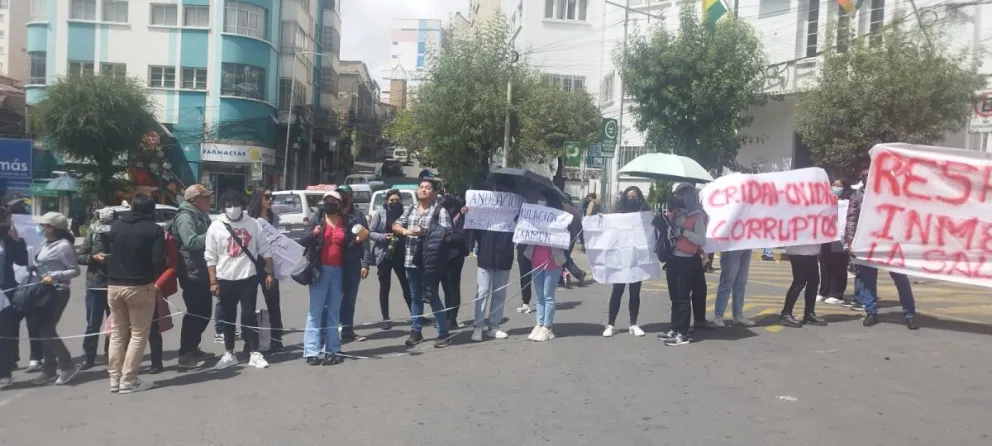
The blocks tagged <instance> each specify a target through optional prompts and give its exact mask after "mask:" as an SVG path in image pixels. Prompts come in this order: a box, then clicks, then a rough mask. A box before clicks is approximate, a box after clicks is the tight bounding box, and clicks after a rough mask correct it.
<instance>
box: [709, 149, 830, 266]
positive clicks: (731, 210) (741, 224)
mask: <svg viewBox="0 0 992 446" xmlns="http://www.w3.org/2000/svg"><path fill="white" fill-rule="evenodd" d="M700 199H701V200H702V203H703V209H705V210H706V213H707V215H709V218H710V221H709V225H708V227H707V228H706V247H705V249H706V252H720V251H735V250H740V249H762V248H775V247H785V246H794V245H809V244H819V243H828V242H832V241H836V240H839V239H840V237H841V235H842V234H840V231H839V226H838V221H837V220H838V218H837V217H838V215H837V197H835V196H834V194H833V192H831V191H830V181H829V179H828V178H827V173H826V172H825V171H824V170H823V169H820V168H818V167H809V168H805V169H796V170H787V171H785V172H772V173H761V174H753V175H752V174H740V173H735V174H730V175H725V176H722V177H720V178H717V179H716V180H714V181H713V182H712V183H709V184H707V185H706V187H704V188H703V190H702V192H701V193H700Z"/></svg>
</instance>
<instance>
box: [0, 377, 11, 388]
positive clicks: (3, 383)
mask: <svg viewBox="0 0 992 446" xmlns="http://www.w3.org/2000/svg"><path fill="white" fill-rule="evenodd" d="M13 384H14V382H13V381H11V379H10V378H0V390H3V389H6V388H8V387H10V386H12V385H13Z"/></svg>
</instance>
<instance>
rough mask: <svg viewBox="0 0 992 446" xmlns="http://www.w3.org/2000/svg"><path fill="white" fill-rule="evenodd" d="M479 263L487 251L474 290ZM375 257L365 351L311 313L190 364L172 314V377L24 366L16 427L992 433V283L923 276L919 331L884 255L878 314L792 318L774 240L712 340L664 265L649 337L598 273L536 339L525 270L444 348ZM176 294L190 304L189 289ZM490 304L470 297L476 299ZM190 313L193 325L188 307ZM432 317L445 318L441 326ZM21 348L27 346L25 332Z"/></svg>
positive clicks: (291, 287) (652, 291) (83, 433)
mask: <svg viewBox="0 0 992 446" xmlns="http://www.w3.org/2000/svg"><path fill="white" fill-rule="evenodd" d="M576 254H577V257H576V260H577V261H578V262H579V264H580V265H582V266H587V265H588V264H587V263H586V259H585V257H584V256H583V255H581V254H579V253H578V250H577V251H576ZM475 272H476V269H475V259H474V258H472V257H470V258H469V259H468V261H467V262H466V265H465V270H464V284H463V287H462V289H463V293H464V295H465V297H464V300H465V301H466V302H467V301H470V300H471V299H472V295H473V294H474V293H473V291H472V290H473V287H474V285H475ZM374 277H375V275H374V272H373V274H372V275H370V280H366V281H365V282H364V283H363V285H362V288H361V291H360V296H359V305H358V311H357V316H356V320H358V321H360V322H361V323H364V324H368V325H366V326H363V327H361V328H359V329H358V330H357V331H358V333H360V334H361V335H364V336H367V340H365V341H363V342H356V343H351V344H346V345H345V347H344V350H345V353H346V354H348V355H350V356H351V357H353V358H355V359H352V360H349V361H346V362H345V363H344V364H342V365H339V366H334V367H311V366H307V365H306V364H305V363H304V362H303V361H302V360H301V359H300V356H301V351H300V350H299V347H298V344H299V342H300V341H301V339H302V335H301V334H300V333H294V334H291V335H289V336H288V337H287V343H288V344H292V345H293V348H292V350H291V351H289V352H286V353H282V354H278V355H274V356H270V357H269V361H270V362H271V364H272V365H271V366H270V368H268V369H265V370H257V369H249V368H247V367H244V364H243V363H242V364H241V366H239V367H234V368H231V369H227V370H225V371H222V372H214V371H212V370H209V369H207V370H203V371H197V372H189V373H178V372H176V370H175V368H174V365H175V349H176V348H177V347H178V329H173V330H172V331H170V332H168V333H166V335H165V345H166V355H167V370H166V372H165V373H163V374H161V375H158V376H153V377H146V378H149V379H151V380H155V381H156V383H157V386H158V387H157V388H155V389H152V390H150V391H148V392H143V393H140V394H134V395H112V394H110V393H109V392H108V391H107V377H106V372H105V368H104V366H103V365H102V364H101V363H98V365H97V367H95V368H94V369H92V370H90V371H86V372H82V373H81V374H80V376H79V377H78V378H77V380H76V381H75V382H74V383H73V384H72V385H71V386H66V387H56V386H49V387H43V388H31V387H29V386H27V385H26V384H25V383H24V382H25V381H26V380H29V379H30V378H31V377H32V375H30V374H26V373H24V372H23V371H18V372H15V374H14V379H15V381H16V384H15V387H14V388H13V389H11V390H8V391H4V392H0V432H2V433H3V434H2V435H0V444H5V445H7V444H9V445H15V444H16V445H28V444H54V443H62V442H67V441H68V442H72V443H74V444H79V445H118V444H120V445H125V444H127V445H132V444H153V445H167V444H184V445H194V444H218V445H234V444H282V445H286V444H305V443H313V442H328V443H337V444H341V443H344V444H362V445H364V444H457V443H464V444H473V443H474V442H485V443H487V444H489V443H492V444H606V443H615V444H625V443H634V442H636V443H637V444H678V443H689V442H692V443H705V444H727V445H751V444H771V445H792V444H804V445H835V444H848V443H852V444H859V445H891V444H931V443H941V444H961V445H983V444H989V442H990V441H992V440H990V435H992V428H990V427H989V425H988V424H987V420H988V401H989V400H990V399H992V389H990V387H989V386H988V385H987V383H988V382H989V379H990V378H992V362H990V360H989V358H990V357H992V344H990V343H989V342H988V341H989V339H990V338H989V336H990V335H992V325H990V324H992V302H989V300H988V296H987V291H985V290H980V289H973V288H966V287H960V286H952V285H948V284H943V283H933V284H925V285H915V291H916V293H917V299H918V303H919V307H920V312H921V313H922V314H923V316H921V317H920V322H921V324H922V325H923V328H922V329H921V330H919V331H915V332H913V331H909V330H907V329H906V328H905V326H903V325H901V320H900V319H901V318H900V316H899V314H898V313H899V309H898V305H897V303H896V300H895V291H894V288H893V287H892V286H891V281H889V280H887V277H886V276H884V275H882V277H881V278H880V293H881V295H882V299H883V307H884V308H883V312H885V315H884V316H883V317H882V319H883V321H884V322H885V323H882V324H880V325H878V326H876V327H873V328H871V329H868V328H864V327H862V326H861V323H860V320H859V315H858V314H856V313H854V312H852V311H850V310H848V309H846V308H842V307H839V306H836V307H828V306H826V305H821V306H820V307H819V308H818V310H819V312H820V314H821V315H824V316H826V317H827V318H828V319H829V320H830V321H831V325H830V326H828V327H825V328H820V327H809V328H803V329H790V328H784V329H783V328H781V327H779V326H776V325H774V323H775V319H776V314H777V312H778V311H779V310H780V306H781V303H782V296H783V295H784V293H785V289H786V287H787V286H788V282H789V281H790V280H791V274H790V270H789V264H788V262H761V261H758V260H757V259H756V260H755V261H754V262H753V263H752V270H751V280H750V285H749V289H748V303H747V305H746V306H745V310H746V312H747V313H748V314H749V315H751V316H753V317H755V318H756V319H757V320H758V322H759V324H758V326H757V327H754V328H751V329H745V328H739V327H732V328H725V329H720V330H707V331H703V332H699V333H697V336H696V338H695V340H696V342H694V343H692V344H690V345H688V346H685V347H681V348H672V347H665V346H664V345H663V344H662V343H661V342H659V341H658V340H657V339H656V338H655V334H656V333H658V332H660V331H663V330H664V329H665V328H666V327H667V322H668V319H669V317H668V316H669V308H670V306H669V300H668V296H667V291H666V288H665V285H664V280H655V281H651V282H650V283H646V284H645V289H644V292H643V295H642V306H641V312H640V315H641V316H640V323H641V326H642V327H643V328H644V329H645V331H647V332H648V335H647V336H646V337H644V338H634V337H632V336H631V335H629V334H627V332H626V327H627V320H628V317H627V309H626V299H625V301H624V306H623V308H622V309H621V312H620V317H619V318H618V321H617V328H618V330H619V331H620V333H619V334H617V335H616V336H615V337H614V338H610V339H608V338H603V337H602V336H601V333H602V331H603V323H604V321H605V319H606V306H607V301H608V298H609V291H610V289H609V287H608V286H605V285H599V284H593V285H591V286H588V287H585V288H574V289H570V290H565V289H559V291H558V298H559V304H558V312H557V314H556V323H555V333H556V335H557V338H556V339H555V340H554V341H551V342H548V343H544V344H539V343H534V342H530V341H527V340H526V335H527V334H528V333H529V332H530V329H531V327H532V326H533V322H534V314H533V313H532V314H527V315H524V314H519V313H517V312H515V311H514V308H516V307H517V306H518V305H519V303H520V296H519V286H518V285H517V284H516V283H514V284H513V285H511V286H510V288H509V293H508V303H507V311H506V313H505V316H506V317H507V319H508V320H507V321H506V322H505V324H504V326H503V327H504V329H505V330H507V331H508V332H509V333H510V338H509V339H505V340H492V339H487V340H486V341H485V342H482V343H478V344H476V343H472V342H470V340H469V336H470V331H471V330H470V329H462V330H460V331H458V332H457V334H456V336H455V338H454V341H453V343H452V345H451V346H449V347H448V348H445V349H440V350H439V349H435V348H433V346H432V345H431V343H430V342H426V343H424V344H421V345H419V346H417V347H416V348H413V349H407V348H405V347H404V346H403V340H404V339H405V336H406V335H407V332H406V328H407V327H406V325H398V326H396V327H394V329H393V330H390V331H383V330H381V329H380V327H379V326H378V324H377V322H378V321H379V319H380V315H379V309H378V301H377V298H376V293H377V291H378V290H377V288H378V287H377V283H376V282H375V280H374ZM513 277H517V275H516V272H515V273H514V275H513ZM717 279H718V273H717V274H711V275H709V290H710V305H712V301H713V296H714V294H715V290H716V281H717ZM74 283H75V284H77V285H80V286H81V285H82V283H83V280H82V279H81V278H80V279H76V280H75V281H74ZM851 286H852V285H849V287H848V290H849V291H850V290H851ZM393 290H394V291H393V298H392V301H391V305H392V313H393V315H392V316H393V318H394V320H396V319H399V318H400V317H401V316H402V315H403V313H404V310H403V309H402V299H401V298H400V296H399V287H398V284H396V283H394V286H393ZM82 294H83V289H82V288H76V289H74V290H73V300H72V302H71V303H70V306H69V308H67V309H66V311H65V316H64V317H63V320H62V323H61V324H60V327H59V329H60V333H61V334H62V335H63V336H66V337H69V338H70V339H68V340H67V343H68V345H69V346H70V348H71V349H72V350H73V353H74V354H79V353H81V346H80V344H81V340H80V339H79V338H78V336H77V335H78V334H80V333H82V332H83V319H84V318H83V314H84V310H83V305H82V298H81V297H82ZM172 301H173V303H175V304H177V305H180V307H181V305H182V304H181V299H180V298H178V297H173V299H172ZM282 301H283V314H284V319H285V323H286V325H287V326H288V327H293V328H297V329H298V328H301V327H303V325H304V321H305V314H306V306H307V294H306V290H305V289H304V288H303V287H301V286H298V285H297V284H295V283H289V282H284V283H283V300H282ZM260 305H262V304H261V302H260ZM800 305H801V303H800ZM800 311H801V310H799V309H797V314H801V313H800ZM471 314H472V310H471V304H469V305H467V306H465V307H463V308H462V310H461V312H460V316H461V317H460V318H461V319H462V320H466V319H470V318H471ZM711 314H712V313H711V311H710V315H711ZM174 320H175V322H176V323H177V325H178V324H179V322H180V317H179V316H176V317H175V318H174ZM424 334H425V336H426V337H428V338H432V337H433V335H434V330H433V329H432V328H428V329H425V330H424ZM212 336H213V328H212V327H211V328H210V329H208V331H207V333H205V334H204V337H203V339H204V344H203V347H204V349H206V350H208V351H211V352H215V353H221V351H222V348H221V346H220V345H217V344H214V343H212V339H211V338H212ZM238 348H239V349H240V346H239V347H238ZM21 351H22V356H25V355H26V351H27V345H26V344H25V343H22V347H21ZM26 362H27V361H26V358H25V360H24V361H22V363H21V365H22V366H23V365H25V364H26ZM211 364H212V363H211ZM983 420H985V421H983Z"/></svg>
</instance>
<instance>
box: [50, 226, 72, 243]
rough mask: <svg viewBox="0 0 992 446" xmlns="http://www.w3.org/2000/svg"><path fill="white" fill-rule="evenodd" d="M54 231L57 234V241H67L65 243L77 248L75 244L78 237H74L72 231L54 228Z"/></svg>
mask: <svg viewBox="0 0 992 446" xmlns="http://www.w3.org/2000/svg"><path fill="white" fill-rule="evenodd" d="M52 230H53V231H54V233H55V238H56V239H62V240H65V241H67V242H69V244H70V245H73V246H75V244H76V236H75V235H72V231H70V230H68V229H59V228H56V227H54V226H53V227H52Z"/></svg>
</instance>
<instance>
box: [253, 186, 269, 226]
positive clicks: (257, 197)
mask: <svg viewBox="0 0 992 446" xmlns="http://www.w3.org/2000/svg"><path fill="white" fill-rule="evenodd" d="M265 192H269V193H270V194H271V193H272V191H270V190H269V189H266V188H264V187H263V188H260V189H258V190H256V191H255V193H253V194H251V199H250V200H249V201H248V216H249V217H251V218H259V217H261V216H262V199H263V198H264V197H265ZM267 211H268V213H269V215H266V216H265V219H266V220H268V221H270V222H271V221H272V220H274V218H273V217H274V216H275V215H274V212H272V205H271V204H270V205H269V209H267Z"/></svg>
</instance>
